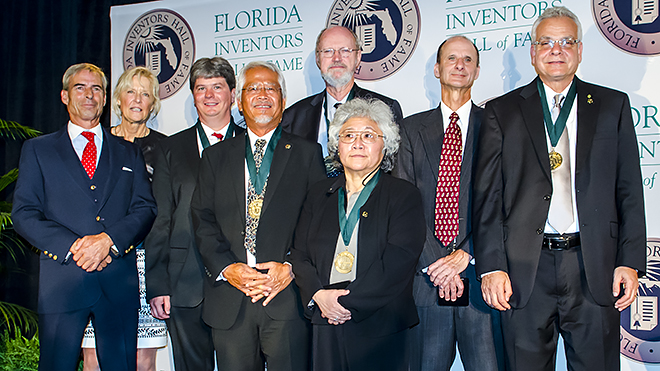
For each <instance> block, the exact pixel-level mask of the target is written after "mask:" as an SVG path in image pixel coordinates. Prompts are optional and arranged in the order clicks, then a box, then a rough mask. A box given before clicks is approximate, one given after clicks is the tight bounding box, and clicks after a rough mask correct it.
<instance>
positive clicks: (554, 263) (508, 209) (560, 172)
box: [473, 7, 646, 371]
mask: <svg viewBox="0 0 660 371" xmlns="http://www.w3.org/2000/svg"><path fill="white" fill-rule="evenodd" d="M581 37H582V32H581V26H580V22H579V20H578V19H577V17H576V16H575V14H573V13H572V12H571V11H569V10H568V9H566V8H564V7H554V8H548V9H547V10H545V11H544V12H543V13H542V14H541V16H539V18H538V19H537V20H536V22H535V23H534V25H533V26H532V40H534V42H533V45H532V47H531V50H530V53H531V60H532V64H533V65H534V67H535V69H536V72H537V74H538V77H537V78H536V79H535V80H534V81H532V83H530V84H529V85H526V86H523V87H521V88H519V89H516V90H514V91H512V92H510V93H508V94H505V95H504V96H502V97H500V98H497V99H495V100H493V101H491V102H489V103H488V104H487V105H486V110H485V112H484V119H483V121H482V125H481V132H480V135H479V143H478V146H477V162H476V169H475V170H476V171H475V175H474V207H473V217H474V220H473V221H474V222H473V232H474V251H475V258H476V264H477V267H476V268H477V274H478V275H480V276H481V277H482V286H481V288H482V292H483V296H484V300H485V301H486V303H488V304H489V305H491V306H492V307H493V308H495V309H498V310H500V311H502V325H503V328H504V338H505V349H506V353H507V360H508V362H509V366H510V367H511V368H512V369H513V370H524V371H528V370H554V367H555V366H554V365H555V353H556V347H557V338H558V335H559V334H561V335H562V337H563V339H564V345H565V350H566V359H567V362H568V367H569V369H572V370H618V369H619V363H620V358H619V319H620V315H619V311H621V310H623V309H625V308H626V307H628V306H629V305H630V304H631V303H632V302H633V300H634V299H635V296H636V292H637V287H638V281H637V277H638V275H642V274H644V271H645V269H646V267H645V264H646V255H645V246H646V228H645V220H644V200H643V192H642V179H641V172H640V166H639V155H638V149H637V141H636V138H635V130H634V127H633V122H632V117H631V112H630V102H629V100H628V97H627V95H626V94H624V93H622V92H619V91H615V90H612V89H608V88H604V87H601V86H597V85H593V84H589V83H585V82H583V81H581V80H580V79H578V78H577V77H575V72H576V70H577V68H578V65H579V63H580V61H581V59H582V42H581V40H580V39H581ZM555 117H556V118H555ZM544 122H545V124H544ZM621 287H623V288H621Z"/></svg>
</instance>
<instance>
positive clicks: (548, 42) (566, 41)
mask: <svg viewBox="0 0 660 371" xmlns="http://www.w3.org/2000/svg"><path fill="white" fill-rule="evenodd" d="M579 42H580V40H578V39H574V38H572V37H565V38H563V39H561V40H552V39H546V38H543V39H541V40H539V41H534V42H533V44H534V45H538V46H539V47H540V48H541V49H552V48H554V47H555V44H558V45H559V47H560V48H562V49H570V48H572V47H573V45H577V44H578V43H579Z"/></svg>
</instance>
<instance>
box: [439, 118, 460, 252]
mask: <svg viewBox="0 0 660 371" xmlns="http://www.w3.org/2000/svg"><path fill="white" fill-rule="evenodd" d="M461 151H462V138H461V128H459V127H458V115H457V114H456V112H453V113H452V114H451V116H449V126H448V127H447V130H446V131H445V138H444V140H443V141H442V154H441V155H440V166H439V169H438V188H437V191H436V196H435V236H436V237H437V238H438V240H440V242H442V244H443V245H444V246H449V244H450V243H451V242H452V241H454V239H455V238H456V236H457V235H458V195H459V188H460V186H459V185H460V181H461Z"/></svg>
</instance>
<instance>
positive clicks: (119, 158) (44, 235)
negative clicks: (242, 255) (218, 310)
mask: <svg viewBox="0 0 660 371" xmlns="http://www.w3.org/2000/svg"><path fill="white" fill-rule="evenodd" d="M19 170H20V173H19V177H18V182H17V184H16V191H15V193H14V209H13V211H12V216H13V221H14V228H15V229H16V231H17V232H18V233H19V234H21V235H22V236H23V237H25V239H27V240H28V242H30V243H31V244H32V245H34V246H35V247H36V248H38V249H40V250H41V251H42V252H43V254H42V256H41V263H40V273H39V312H40V313H58V312H67V311H72V310H77V309H81V308H86V307H91V306H92V305H93V304H94V303H95V302H96V301H97V300H98V299H99V297H101V295H105V296H106V297H107V298H108V299H109V300H110V302H112V303H113V304H116V305H117V306H122V307H126V306H129V307H135V308H137V307H138V306H139V297H138V277H137V269H136V262H135V252H134V251H133V248H134V246H135V245H136V244H138V243H139V242H140V241H142V239H144V237H145V236H146V234H147V232H149V228H150V227H151V223H152V222H153V220H154V218H155V214H156V206H155V202H154V200H153V197H152V195H151V185H150V183H149V179H148V177H147V172H146V169H145V165H144V159H143V157H142V152H141V151H140V149H139V148H138V147H137V146H136V145H134V144H132V143H130V142H127V141H125V140H124V139H122V138H118V137H115V136H113V135H111V134H110V133H109V132H108V131H106V130H105V129H104V130H103V145H102V147H101V156H100V159H99V163H98V166H97V169H96V173H95V174H94V178H93V179H89V177H88V176H87V174H86V173H85V170H84V169H83V167H82V164H81V162H80V160H79V159H78V156H77V155H76V153H75V150H74V149H73V146H72V144H71V140H70V138H69V135H68V132H67V127H66V126H64V127H63V128H62V129H61V130H59V131H58V132H55V133H52V134H49V135H44V136H41V137H39V138H35V139H31V140H29V141H27V142H25V144H24V145H23V149H22V153H21V161H20V167H19ZM101 232H105V233H107V234H108V235H109V236H110V238H112V241H113V242H114V243H115V246H116V247H117V249H118V250H119V252H120V256H119V257H118V258H115V259H113V262H112V263H111V264H109V265H108V266H107V267H106V268H105V269H103V270H102V271H100V272H96V271H95V272H91V273H88V272H85V271H84V270H83V269H81V268H80V267H78V266H77V265H76V264H75V262H74V261H73V259H69V260H68V261H66V262H65V257H66V255H67V252H68V250H69V248H70V247H71V245H72V244H73V243H74V241H76V239H78V238H80V237H83V236H86V235H95V234H99V233H101Z"/></svg>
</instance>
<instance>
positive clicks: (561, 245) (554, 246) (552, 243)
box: [543, 233, 580, 250]
mask: <svg viewBox="0 0 660 371" xmlns="http://www.w3.org/2000/svg"><path fill="white" fill-rule="evenodd" d="M577 246H580V233H565V234H547V233H546V234H544V235H543V248H544V249H545V250H570V249H572V248H574V247H577Z"/></svg>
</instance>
